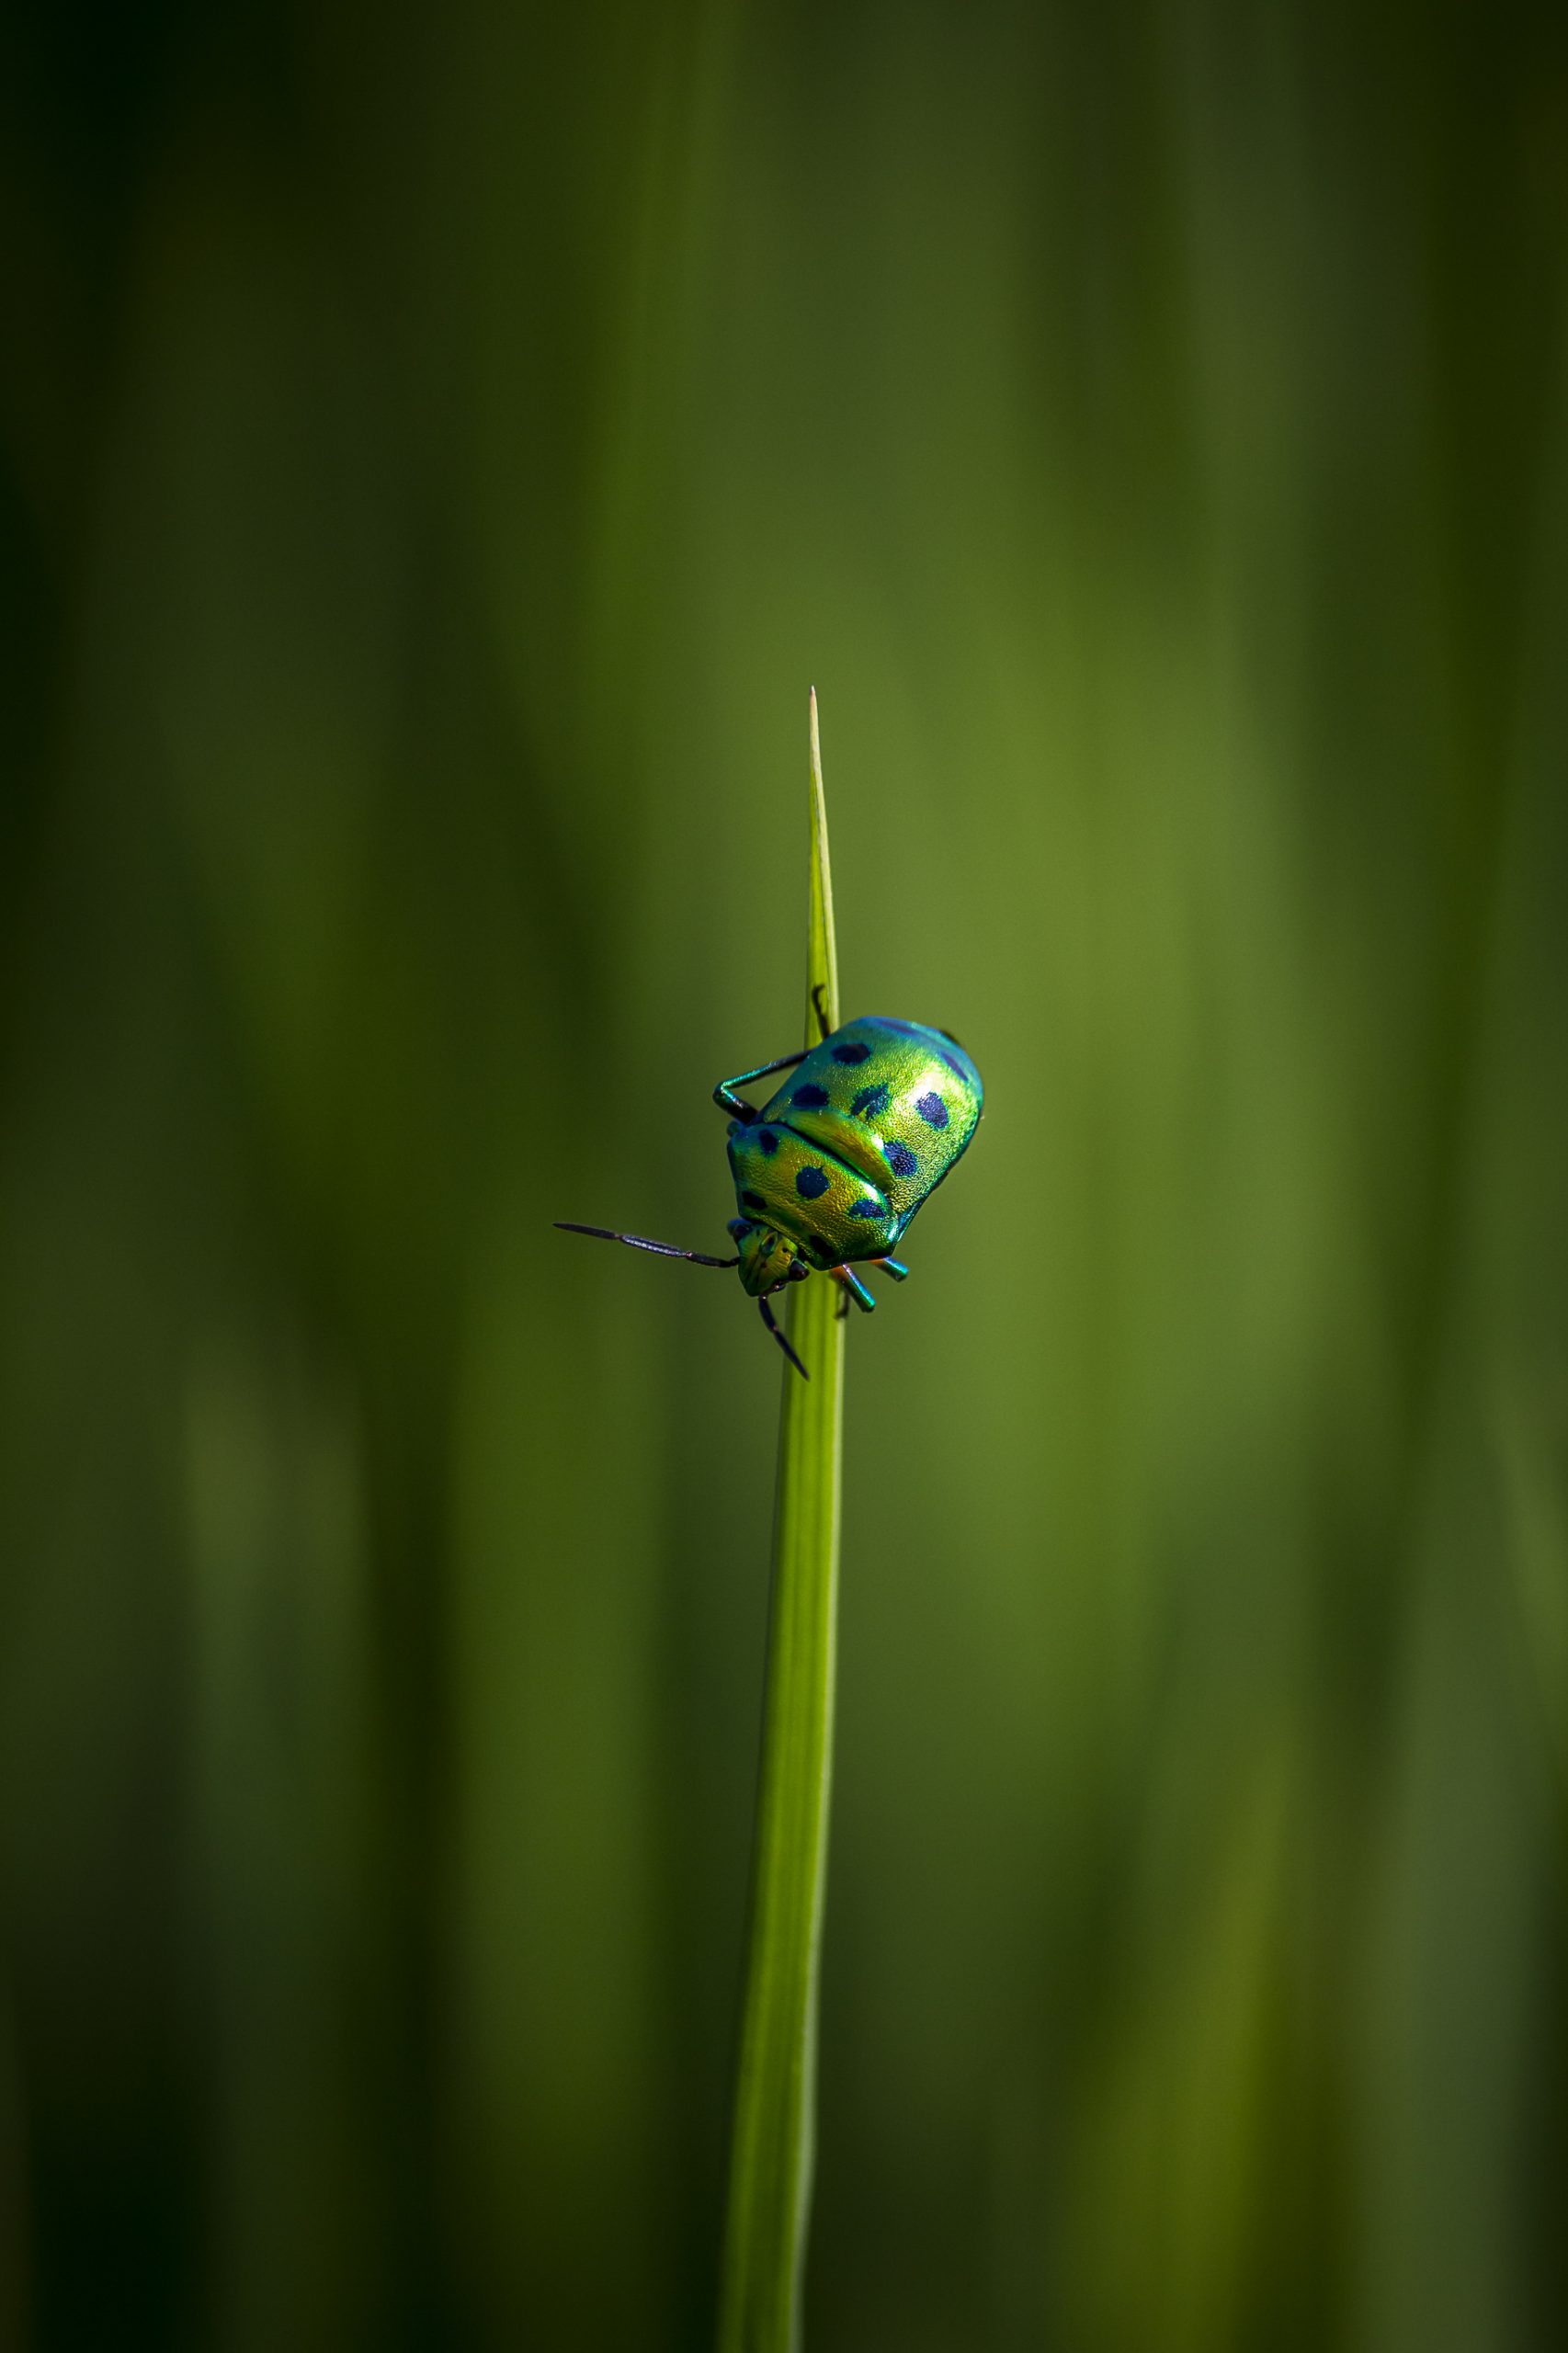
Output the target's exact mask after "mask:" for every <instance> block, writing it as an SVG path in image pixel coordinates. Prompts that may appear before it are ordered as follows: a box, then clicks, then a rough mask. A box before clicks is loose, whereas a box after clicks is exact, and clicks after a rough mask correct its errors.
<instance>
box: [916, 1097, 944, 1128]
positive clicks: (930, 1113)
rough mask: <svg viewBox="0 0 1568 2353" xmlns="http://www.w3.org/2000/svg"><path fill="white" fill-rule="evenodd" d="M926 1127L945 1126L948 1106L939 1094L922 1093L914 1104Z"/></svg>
mask: <svg viewBox="0 0 1568 2353" xmlns="http://www.w3.org/2000/svg"><path fill="white" fill-rule="evenodd" d="M915 1109H916V1110H917V1111H918V1112H919V1114H920V1116H921V1118H922V1119H923V1120H925V1122H926V1126H927V1127H928V1128H945V1127H946V1126H947V1124H948V1107H947V1105H946V1104H945V1103H944V1102H943V1100H942V1098H941V1097H940V1096H939V1095H922V1096H921V1097H919V1099H918V1100H917V1102H916V1103H915Z"/></svg>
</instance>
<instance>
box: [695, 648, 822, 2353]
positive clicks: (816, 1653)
mask: <svg viewBox="0 0 1568 2353" xmlns="http://www.w3.org/2000/svg"><path fill="white" fill-rule="evenodd" d="M813 989H815V990H820V991H821V993H822V1002H823V1005H824V1009H825V1012H826V1017H827V1021H828V1026H829V1027H830V1028H836V1027H837V1024H838V1020H839V1009H838V961H837V953H836V949H835V940H834V926H833V884H832V877H831V874H830V871H829V867H828V854H827V813H826V809H825V805H824V800H823V786H822V754H821V749H820V746H819V744H818V739H817V702H816V695H815V692H814V691H813V693H812V701H811V912H810V921H809V926H808V934H807V949H806V1000H805V1003H806V1022H805V1042H806V1044H807V1046H808V1047H810V1046H814V1045H815V1044H816V1042H817V1040H818V1037H819V1035H820V1031H819V1029H818V1024H817V1017H816V1010H815V1006H814V1005H813V1003H812V991H813ZM836 1305H837V1291H836V1290H835V1286H834V1285H833V1284H832V1283H830V1282H827V1281H825V1280H822V1281H816V1282H807V1283H801V1284H800V1285H799V1286H798V1287H797V1288H796V1290H795V1291H794V1293H793V1296H792V1299H791V1302H790V1338H791V1339H792V1341H793V1342H794V1346H795V1348H796V1351H797V1353H798V1354H799V1356H800V1358H801V1362H802V1363H803V1364H804V1366H805V1368H806V1370H807V1372H808V1374H809V1376H810V1378H809V1379H807V1380H805V1381H802V1380H801V1378H800V1376H799V1374H797V1373H795V1372H793V1371H791V1370H790V1368H789V1367H788V1366H786V1367H784V1368H783V1383H784V1403H783V1411H782V1415H781V1417H780V1421H779V1429H778V1504H777V1514H776V1518H775V1523H774V1541H773V1591H772V1605H771V1617H770V1622H769V1632H768V1653H767V1693H766V1698H765V1701H764V1712H763V1733H762V1768H761V1776H760V1780H759V1786H758V1793H757V1816H756V1852H755V1856H754V1860H753V1875H752V1896H751V1922H750V1939H749V1946H748V1951H747V1961H746V1980H745V1998H744V2011H743V2016H742V2025H741V2048H740V2065H739V2073H738V2079H737V2083H736V2090H735V2113H734V2134H733V2147H732V2155H731V2170H730V2198H729V2212H728V2218H727V2222H726V2227H725V2236H724V2256H723V2276H722V2289H721V2307H720V2324H719V2345H720V2353H792V2348H793V2347H797V2346H798V2345H799V2343H800V2336H801V2318H800V2304H801V2275H802V2271H803V2268H804V2259H805V2247H806V2229H807V2222H808V2219H809V2215H810V2208H811V2186H812V2136H813V2127H814V2111H815V2101H816V2040H817V2037H816V2026H817V1984H818V1967H819V1957H820V1953H821V1948H822V1919H823V1892H824V1878H825V1869H826V1861H827V1819H828V1798H829V1791H830V1789H831V1785H832V1778H833V1690H834V1657H835V1629H836V1616H837V1603H838V1527H839V1489H840V1464H841V1455H842V1442H843V1404H844V1330H845V1327H844V1324H843V1323H842V1321H840V1320H839V1319H838V1317H837V1316H836V1314H835V1308H836Z"/></svg>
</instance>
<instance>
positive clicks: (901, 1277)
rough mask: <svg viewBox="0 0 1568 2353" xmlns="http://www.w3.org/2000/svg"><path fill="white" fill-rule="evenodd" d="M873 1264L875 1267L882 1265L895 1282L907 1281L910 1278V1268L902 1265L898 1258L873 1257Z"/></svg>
mask: <svg viewBox="0 0 1568 2353" xmlns="http://www.w3.org/2000/svg"><path fill="white" fill-rule="evenodd" d="M871 1264H872V1265H873V1266H874V1267H881V1269H882V1271H883V1273H884V1274H889V1275H891V1276H892V1279H893V1280H894V1282H895V1283H906V1282H907V1281H908V1280H909V1268H908V1267H902V1266H900V1264H899V1262H898V1260H897V1259H896V1258H873V1259H872V1261H871Z"/></svg>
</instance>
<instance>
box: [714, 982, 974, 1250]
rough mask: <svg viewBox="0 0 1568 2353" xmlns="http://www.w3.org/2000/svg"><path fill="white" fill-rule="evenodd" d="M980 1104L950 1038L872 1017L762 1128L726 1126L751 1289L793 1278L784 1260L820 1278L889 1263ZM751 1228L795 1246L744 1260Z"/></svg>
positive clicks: (778, 1099)
mask: <svg viewBox="0 0 1568 2353" xmlns="http://www.w3.org/2000/svg"><path fill="white" fill-rule="evenodd" d="M984 1101H985V1097H984V1090H983V1086H982V1085H981V1080H980V1073H979V1072H978V1071H977V1070H976V1068H975V1066H974V1064H973V1063H972V1062H971V1060H970V1057H969V1056H968V1054H966V1053H965V1051H964V1050H963V1048H962V1047H961V1046H960V1045H959V1044H958V1042H957V1040H954V1039H952V1038H949V1036H948V1034H947V1032H946V1030H943V1029H926V1027H924V1026H923V1025H922V1024H921V1023H919V1022H915V1021H893V1020H890V1019H888V1018H887V1017H884V1016H881V1015H878V1014H867V1015H864V1016H862V1017H861V1018H860V1019H859V1020H857V1021H846V1023H845V1024H844V1025H843V1027H842V1028H841V1029H835V1030H834V1031H833V1032H832V1033H831V1035H830V1036H828V1037H826V1038H824V1040H822V1042H821V1044H820V1045H818V1046H813V1047H812V1051H811V1052H810V1053H808V1054H807V1055H806V1056H805V1058H804V1059H803V1061H801V1063H798V1064H797V1065H796V1067H795V1068H794V1069H793V1070H792V1071H791V1072H790V1074H789V1076H788V1077H787V1079H786V1080H785V1082H784V1084H783V1086H780V1087H779V1089H778V1093H777V1094H776V1095H774V1096H773V1097H771V1098H770V1100H769V1101H768V1102H767V1104H765V1105H764V1107H763V1110H762V1113H761V1116H760V1117H759V1118H758V1119H757V1120H755V1121H749V1122H748V1121H743V1120H732V1121H731V1122H730V1168H731V1172H732V1174H733V1177H734V1180H735V1201H736V1208H737V1210H738V1212H739V1214H738V1216H737V1217H736V1219H735V1220H734V1222H733V1224H732V1226H731V1229H730V1230H731V1232H732V1233H733V1234H734V1235H735V1238H736V1242H737V1244H738V1245H740V1248H741V1254H742V1260H741V1279H742V1280H743V1282H744V1283H745V1287H746V1289H747V1290H755V1291H756V1292H759V1293H760V1292H761V1291H763V1290H771V1289H774V1288H777V1286H778V1283H779V1282H780V1281H782V1280H788V1279H789V1270H788V1266H787V1264H785V1265H779V1264H778V1263H777V1261H778V1259H780V1258H785V1257H786V1256H788V1257H794V1256H797V1255H798V1256H799V1257H800V1258H801V1261H802V1262H803V1264H804V1265H805V1266H806V1267H819V1268H821V1267H842V1266H852V1265H854V1264H856V1263H857V1262H860V1261H864V1260H867V1259H874V1258H883V1257H886V1256H888V1255H889V1254H890V1253H891V1252H892V1250H894V1249H895V1248H896V1247H897V1245H898V1242H899V1238H900V1236H901V1235H902V1234H903V1231H904V1228H905V1227H906V1226H907V1225H908V1224H909V1222H910V1220H911V1219H912V1218H913V1217H914V1216H915V1212H916V1211H917V1210H918V1209H919V1208H920V1206H921V1204H922V1203H923V1202H924V1201H926V1200H928V1199H929V1198H930V1196H931V1195H932V1194H933V1193H934V1192H935V1191H936V1189H937V1186H938V1185H939V1184H940V1183H941V1182H942V1179H943V1178H944V1177H945V1176H947V1175H948V1174H949V1171H950V1170H951V1169H952V1168H953V1167H955V1166H956V1165H957V1163H958V1162H959V1160H960V1158H961V1157H962V1155H963V1153H964V1152H965V1150H966V1149H967V1147H968V1145H969V1143H970V1141H971V1138H972V1136H973V1134H974V1131H975V1129H976V1128H977V1127H978V1126H979V1124H980V1116H981V1112H982V1110H983V1108H984ZM746 1227H760V1228H762V1229H764V1230H765V1231H766V1232H767V1233H773V1234H777V1235H780V1236H782V1237H784V1239H785V1240H786V1241H787V1242H790V1243H792V1244H793V1245H795V1248H794V1250H793V1251H790V1252H789V1253H788V1254H786V1253H782V1252H770V1253H766V1254H763V1253H755V1254H754V1253H753V1252H748V1250H747V1248H746V1244H747V1241H748V1239H749V1237H748V1235H747V1234H746V1233H744V1231H743V1229H744V1228H746ZM760 1238H761V1237H760V1236H759V1237H758V1239H759V1240H760ZM754 1255H755V1256H756V1257H757V1258H758V1259H760V1260H761V1263H757V1264H756V1266H755V1272H756V1276H757V1277H758V1278H759V1279H757V1280H756V1282H755V1283H754V1282H753V1281H751V1280H748V1279H747V1278H748V1276H749V1275H750V1274H752V1273H753V1271H754V1267H753V1266H752V1265H749V1264H748V1259H749V1258H752V1257H753V1256H754Z"/></svg>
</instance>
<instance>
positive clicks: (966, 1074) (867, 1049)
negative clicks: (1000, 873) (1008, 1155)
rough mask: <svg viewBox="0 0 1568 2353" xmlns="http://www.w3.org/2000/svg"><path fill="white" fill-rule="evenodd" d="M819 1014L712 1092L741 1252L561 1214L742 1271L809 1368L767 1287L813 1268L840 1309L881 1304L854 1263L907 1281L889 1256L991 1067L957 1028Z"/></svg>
mask: <svg viewBox="0 0 1568 2353" xmlns="http://www.w3.org/2000/svg"><path fill="white" fill-rule="evenodd" d="M817 1017H818V1020H819V1023H821V1026H822V1029H823V1033H824V1034H823V1038H822V1042H821V1044H820V1045H816V1046H812V1048H811V1049H810V1050H809V1051H807V1050H805V1049H802V1050H801V1052H800V1053H798V1054H781V1055H780V1056H779V1058H778V1061H777V1062H773V1063H763V1064H762V1065H761V1066H760V1068H758V1069H756V1070H747V1071H742V1072H740V1073H739V1074H737V1076H735V1077H734V1078H726V1079H722V1080H721V1081H720V1083H719V1085H718V1086H716V1087H715V1088H714V1090H713V1100H714V1101H715V1103H717V1104H718V1106H719V1108H720V1109H721V1110H722V1111H728V1112H729V1113H730V1114H731V1119H730V1168H731V1173H732V1174H733V1177H734V1180H735V1197H736V1205H737V1207H738V1208H739V1210H740V1211H741V1214H740V1215H739V1216H738V1217H733V1218H732V1219H731V1220H730V1229H729V1230H730V1232H731V1233H732V1234H733V1236H734V1241H735V1248H736V1251H737V1254H738V1255H737V1256H735V1257H733V1258H710V1257H709V1256H707V1255H706V1253H705V1252H703V1251H700V1250H681V1249H677V1248H676V1245H675V1244H674V1243H671V1242H649V1241H647V1240H646V1239H645V1238H644V1237H643V1236H642V1234H640V1233H612V1232H611V1231H610V1230H609V1229H608V1227H606V1226H602V1225H573V1224H568V1223H566V1222H563V1221H558V1222H560V1223H561V1225H562V1232H563V1233H591V1234H594V1235H595V1236H597V1239H598V1240H600V1241H601V1242H625V1243H628V1244H629V1245H631V1248H632V1249H634V1250H655V1251H657V1252H658V1253H659V1254H660V1256H663V1257H666V1258H687V1259H689V1260H690V1261H691V1263H692V1264H693V1265H694V1266H699V1267H739V1268H740V1273H741V1283H742V1286H743V1288H744V1290H746V1292H747V1293H748V1294H749V1295H750V1297H752V1298H753V1299H755V1300H756V1303H757V1306H758V1307H759V1308H760V1309H761V1311H762V1320H763V1322H764V1323H765V1324H767V1328H768V1330H769V1331H770V1332H771V1333H772V1335H773V1336H774V1338H775V1339H776V1340H777V1341H778V1345H779V1347H781V1348H782V1349H783V1351H784V1353H785V1355H786V1356H787V1357H788V1358H789V1359H790V1363H791V1364H792V1365H793V1366H794V1367H795V1370H796V1371H797V1372H801V1373H804V1371H805V1367H804V1365H803V1364H802V1363H801V1359H800V1358H799V1357H798V1356H797V1355H796V1354H795V1351H794V1349H793V1348H792V1347H790V1343H789V1341H788V1340H787V1339H786V1338H785V1336H784V1335H783V1333H782V1332H781V1331H780V1330H779V1328H778V1324H776V1323H775V1322H774V1320H773V1313H772V1310H771V1309H770V1308H769V1306H768V1304H767V1301H768V1296H769V1294H770V1293H771V1292H773V1291H776V1290H783V1289H784V1286H785V1285H786V1283H792V1282H802V1281H803V1280H804V1279H805V1278H806V1276H807V1275H809V1274H810V1273H811V1272H812V1269H813V1268H816V1269H818V1270H820V1271H821V1272H822V1273H823V1274H825V1275H831V1276H832V1277H833V1279H834V1280H835V1282H837V1283H838V1284H839V1285H840V1286H841V1288H842V1290H843V1291H844V1294H845V1296H844V1298H843V1299H842V1300H841V1301H840V1302H839V1313H841V1314H843V1313H846V1312H847V1309H848V1304H849V1301H850V1300H851V1299H853V1300H854V1302H855V1303H856V1305H857V1306H858V1307H860V1308H863V1309H865V1310H867V1311H868V1312H869V1310H870V1309H871V1308H873V1307H874V1306H875V1305H876V1301H875V1300H874V1299H873V1298H872V1296H871V1294H870V1292H869V1290H867V1288H866V1286H865V1284H864V1283H863V1282H862V1281H861V1280H860V1279H859V1277H858V1275H857V1274H856V1273H855V1271H854V1269H855V1267H857V1266H862V1265H867V1264H869V1265H871V1266H880V1267H885V1268H886V1269H887V1271H888V1273H889V1274H890V1275H892V1277H893V1278H894V1279H895V1280H896V1281H898V1282H902V1281H903V1279H904V1277H905V1275H906V1274H907V1273H908V1271H909V1269H908V1268H907V1267H903V1266H901V1265H900V1264H899V1262H898V1260H897V1259H896V1258H895V1257H893V1256H892V1252H893V1250H894V1249H895V1248H896V1247H897V1245H898V1242H899V1239H900V1237H901V1235H902V1234H903V1230H904V1228H905V1227H906V1226H907V1225H908V1223H909V1222H910V1220H911V1219H912V1218H913V1217H914V1215H915V1211H917V1210H918V1209H919V1208H920V1206H921V1204H922V1203H923V1202H925V1201H926V1200H928V1199H930V1197H931V1195H932V1194H933V1193H934V1192H935V1191H936V1189H937V1186H938V1185H939V1184H940V1183H941V1181H942V1179H943V1177H944V1176H947V1174H948V1172H949V1169H951V1168H952V1167H953V1166H954V1165H956V1164H957V1162H958V1161H959V1160H960V1158H961V1156H962V1154H963V1153H964V1152H965V1150H966V1149H967V1147H968V1145H969V1142H970V1139H971V1137H972V1135H973V1134H974V1131H975V1129H976V1128H977V1127H978V1126H979V1125H980V1115H981V1112H982V1111H983V1108H984V1103H985V1096H984V1090H983V1087H982V1086H981V1083H980V1073H979V1072H978V1071H977V1070H976V1068H975V1066H974V1064H973V1063H972V1062H971V1060H970V1058H969V1056H968V1055H967V1054H966V1053H965V1051H964V1050H963V1048H962V1047H961V1046H960V1044H959V1042H958V1040H957V1039H956V1038H954V1037H952V1036H951V1035H950V1034H949V1032H948V1031H947V1030H946V1029H926V1028H925V1027H924V1026H923V1025H922V1024H921V1023H919V1022H917V1021H890V1020H887V1019H885V1018H883V1017H881V1016H880V1015H877V1014H867V1015H864V1016H862V1017H861V1018H860V1019H859V1020H858V1021H846V1022H845V1023H844V1025H843V1026H842V1028H840V1029H835V1030H833V1031H831V1032H829V1030H828V1029H827V1025H826V1022H825V1021H824V1020H823V1017H822V1006H821V1001H820V998H819V999H818V1001H817ZM776 1071H790V1072H792V1073H793V1076H792V1077H791V1078H790V1079H789V1080H788V1082H787V1083H786V1084H785V1085H784V1086H781V1087H779V1089H778V1092H777V1094H775V1095H774V1096H772V1097H770V1098H769V1100H768V1101H767V1103H765V1104H764V1105H763V1108H762V1109H761V1110H760V1111H757V1110H754V1109H753V1108H752V1106H751V1105H750V1104H749V1103H748V1102H746V1101H745V1100H744V1097H742V1096H741V1095H740V1094H739V1093H738V1092H737V1089H738V1088H740V1087H743V1086H752V1085H753V1084H755V1082H756V1080H757V1079H759V1078H771V1077H772V1075H773V1074H774V1073H775V1072H776Z"/></svg>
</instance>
